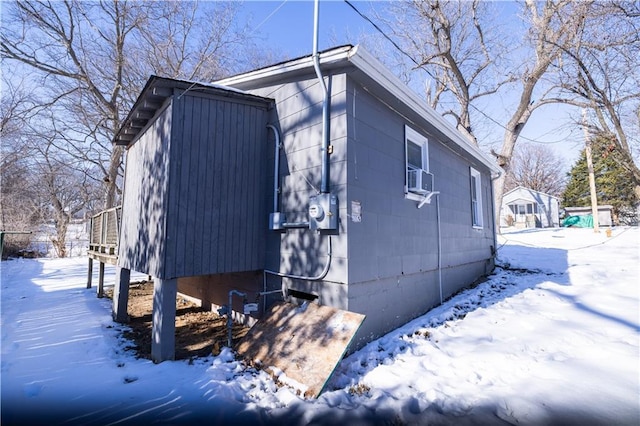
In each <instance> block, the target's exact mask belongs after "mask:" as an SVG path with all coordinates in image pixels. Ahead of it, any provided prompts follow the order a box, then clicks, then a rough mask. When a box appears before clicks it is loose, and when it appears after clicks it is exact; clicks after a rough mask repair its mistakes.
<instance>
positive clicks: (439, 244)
mask: <svg viewBox="0 0 640 426" xmlns="http://www.w3.org/2000/svg"><path fill="white" fill-rule="evenodd" d="M436 222H437V223H438V288H439V289H440V304H441V305H442V237H441V232H440V193H439V192H437V193H436Z"/></svg>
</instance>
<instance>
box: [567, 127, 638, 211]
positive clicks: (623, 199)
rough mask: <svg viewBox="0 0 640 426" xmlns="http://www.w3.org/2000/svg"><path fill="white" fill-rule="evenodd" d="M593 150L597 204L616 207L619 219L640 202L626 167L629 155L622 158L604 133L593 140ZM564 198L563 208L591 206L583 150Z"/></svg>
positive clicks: (587, 172) (585, 158)
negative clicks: (625, 163)
mask: <svg viewBox="0 0 640 426" xmlns="http://www.w3.org/2000/svg"><path fill="white" fill-rule="evenodd" d="M591 151H592V155H593V172H594V176H595V181H596V195H597V199H598V205H604V204H609V205H611V206H613V214H614V218H617V217H619V216H620V214H621V213H624V212H625V211H629V210H630V209H633V208H634V207H635V206H636V205H637V204H638V202H639V201H640V200H638V197H637V196H636V194H635V192H634V179H633V176H632V175H631V173H630V172H629V171H628V168H625V167H624V166H623V161H625V158H626V156H623V155H621V153H620V152H618V149H617V147H616V145H615V144H614V143H612V142H611V140H610V138H609V137H607V135H604V134H599V135H596V136H595V137H593V139H592V141H591ZM562 198H563V200H562V202H563V205H564V206H567V207H569V206H571V207H587V206H590V205H591V195H590V192H589V171H588V168H587V155H586V152H585V150H584V149H583V150H582V152H581V153H580V158H579V159H578V161H577V162H576V163H575V164H574V165H573V167H572V169H571V171H570V172H569V183H568V184H567V187H566V188H565V191H564V194H563V197H562Z"/></svg>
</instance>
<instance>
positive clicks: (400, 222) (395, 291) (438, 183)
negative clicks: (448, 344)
mask: <svg viewBox="0 0 640 426" xmlns="http://www.w3.org/2000/svg"><path fill="white" fill-rule="evenodd" d="M347 93H348V95H347V108H346V111H347V123H348V133H349V142H348V197H347V199H345V200H344V201H342V200H341V202H344V203H345V204H346V205H347V206H350V205H351V202H352V201H357V202H359V204H360V208H361V211H362V217H361V221H360V222H354V221H353V220H352V219H349V217H348V216H346V215H345V216H341V219H342V220H343V221H348V225H347V226H345V228H346V227H348V233H349V235H348V248H349V249H348V264H349V267H348V270H349V273H348V282H349V296H348V297H349V302H348V307H349V310H351V311H354V312H361V313H366V314H367V319H366V320H365V322H364V324H363V326H362V328H361V330H360V332H359V334H358V336H357V339H358V342H359V343H357V344H362V343H364V342H366V341H368V340H370V339H371V338H372V337H375V336H379V335H381V334H382V333H384V332H386V331H389V330H392V329H393V328H396V327H397V326H399V325H401V324H404V323H406V322H407V321H408V320H410V319H412V318H415V317H416V316H418V315H420V314H422V313H424V312H426V311H427V310H428V309H429V308H431V307H433V306H435V305H437V304H438V303H439V302H440V288H439V280H438V277H439V274H438V220H437V203H438V202H439V204H440V206H439V207H440V233H441V238H440V241H441V251H440V253H441V265H442V271H441V276H442V293H443V298H445V299H446V298H447V297H448V296H450V295H452V294H454V293H455V292H457V291H459V290H460V289H462V288H464V287H466V286H468V285H469V284H471V283H472V282H474V281H475V280H477V279H478V278H479V277H481V276H482V275H484V274H486V273H488V272H490V271H491V270H492V269H493V252H492V251H493V247H494V244H495V241H494V220H493V201H492V189H491V185H492V184H491V176H490V173H489V170H488V169H487V168H486V167H484V166H482V165H480V164H478V163H477V162H474V161H473V159H470V158H465V157H464V156H462V155H461V154H460V153H459V152H455V151H453V150H452V149H449V148H448V147H447V145H445V144H444V143H443V139H444V137H443V136H442V135H441V134H439V132H438V131H437V129H435V128H433V127H432V126H431V125H430V124H429V123H427V122H424V121H423V120H421V119H420V118H419V117H415V116H412V114H411V112H410V111H394V110H393V109H391V108H389V107H388V106H387V105H389V104H390V102H382V101H384V99H382V100H381V99H377V98H376V97H374V96H373V95H372V94H371V93H369V92H368V91H367V90H365V89H364V88H363V87H362V86H361V85H359V84H358V82H356V81H354V80H352V79H349V80H348V89H347ZM405 125H409V126H410V127H411V128H413V129H414V130H416V131H417V132H418V133H420V134H422V135H423V136H425V137H427V138H428V141H429V142H428V144H429V167H430V172H431V173H433V175H434V190H436V191H440V195H439V196H438V200H436V198H435V197H434V198H432V201H431V203H430V204H425V205H424V206H423V207H422V208H420V209H418V208H417V204H418V203H417V202H416V201H413V200H410V199H406V198H405V192H404V185H405V174H406V170H405V167H406V166H405V142H404V138H405ZM470 166H473V167H474V168H475V169H476V170H477V171H479V172H480V173H481V174H482V177H481V184H482V207H483V225H484V226H483V228H482V229H478V228H474V227H473V226H472V216H471V180H470ZM348 213H351V212H350V211H349V212H348Z"/></svg>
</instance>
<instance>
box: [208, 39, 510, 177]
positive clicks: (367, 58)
mask: <svg viewBox="0 0 640 426" xmlns="http://www.w3.org/2000/svg"><path fill="white" fill-rule="evenodd" d="M345 64H351V65H352V66H354V67H355V68H356V69H358V70H360V71H361V72H362V73H364V74H365V75H367V76H368V77H369V78H370V79H371V80H372V81H373V82H375V84H376V85H377V86H379V88H381V89H382V90H384V91H386V92H388V93H390V94H392V95H393V96H395V97H396V98H397V99H398V100H399V101H400V102H401V103H402V104H404V105H405V106H406V107H407V108H409V109H412V110H413V111H415V112H416V113H417V114H419V115H420V116H421V117H423V118H425V119H426V120H427V121H429V122H430V123H431V124H432V125H434V126H436V127H437V128H438V129H439V131H440V132H442V134H443V135H444V136H445V137H447V138H448V139H450V140H451V141H452V142H453V143H454V144H456V145H457V146H459V147H460V148H461V149H462V150H463V151H464V152H466V153H467V154H469V155H471V156H472V157H473V158H476V159H477V160H478V161H479V162H480V163H481V164H483V165H484V166H486V167H487V168H488V169H489V170H490V171H491V173H492V174H500V173H502V169H501V168H500V167H499V166H498V165H497V164H496V163H495V162H494V161H493V159H492V158H490V157H489V156H488V155H487V154H485V153H484V152H482V151H481V150H480V149H479V148H478V147H477V146H475V145H473V144H471V143H470V142H469V141H468V140H467V139H466V138H465V137H464V136H463V135H462V134H461V133H460V132H459V131H458V130H457V129H456V128H455V127H454V126H453V125H452V124H451V123H449V122H448V121H447V120H445V119H444V117H442V116H441V115H440V114H438V113H437V112H436V111H435V110H434V109H432V108H431V107H430V106H428V105H427V104H426V103H425V101H423V100H422V99H420V98H419V97H418V95H417V94H415V93H414V92H413V91H412V90H411V89H410V88H409V87H408V86H407V85H406V84H404V83H403V82H402V81H401V80H400V79H399V78H397V77H396V76H395V75H393V73H392V72H391V71H389V70H388V69H387V68H386V67H385V66H384V65H383V64H382V63H381V62H380V61H378V60H377V59H376V58H375V57H373V56H372V55H371V54H370V53H368V52H367V51H366V50H365V49H364V48H362V47H359V46H351V45H347V46H341V47H337V48H335V49H330V50H326V51H324V52H320V66H321V68H322V69H323V70H330V69H332V68H339V67H341V66H342V67H344V65H345ZM312 72H313V57H312V56H305V57H302V58H297V59H294V60H292V61H288V62H283V63H279V64H276V65H272V66H269V67H266V68H261V69H258V70H255V71H250V72H248V73H244V74H240V75H236V76H232V77H229V78H225V79H223V80H219V81H217V82H216V84H221V85H224V86H231V87H236V88H238V89H242V90H250V89H253V88H256V87H257V85H267V84H270V83H275V82H277V81H278V80H282V79H283V78H286V77H287V76H291V75H297V74H303V73H312Z"/></svg>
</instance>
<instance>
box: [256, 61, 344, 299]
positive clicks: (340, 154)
mask: <svg viewBox="0 0 640 426" xmlns="http://www.w3.org/2000/svg"><path fill="white" fill-rule="evenodd" d="M327 82H328V84H329V87H330V90H331V101H330V105H331V106H330V121H331V124H330V138H329V139H330V144H331V145H332V146H333V154H332V155H331V165H330V176H331V188H330V190H331V192H332V193H334V194H336V195H337V196H338V199H339V203H340V204H339V210H340V218H341V219H342V220H341V221H340V225H339V232H337V233H333V234H334V235H332V236H331V241H332V261H331V262H332V263H331V269H330V270H329V273H328V275H327V276H326V278H325V280H324V281H323V282H322V283H319V282H312V281H305V280H290V279H286V278H285V279H284V281H285V285H286V286H287V287H290V288H294V289H297V290H299V291H303V292H306V293H311V294H315V295H317V296H319V298H320V300H319V301H320V302H321V303H325V304H329V305H332V306H338V307H343V308H346V289H344V288H343V286H344V284H346V282H347V259H346V258H347V229H346V223H345V221H344V219H343V218H344V217H345V214H346V205H345V204H342V200H345V199H346V179H347V177H346V170H347V165H346V155H347V154H346V141H347V128H346V111H345V107H346V92H345V89H346V76H345V75H344V74H337V75H332V76H329V77H327ZM251 93H252V94H255V95H259V96H268V97H270V98H274V99H275V101H276V104H275V109H274V110H273V111H272V115H271V118H270V122H271V123H272V124H274V125H275V126H276V127H278V128H279V130H280V133H281V138H282V139H281V142H282V144H283V149H282V150H281V153H280V186H281V188H282V193H281V196H280V211H281V212H284V213H285V214H286V217H287V221H289V222H297V221H306V220H308V215H307V208H308V205H309V197H311V196H312V195H315V194H316V189H320V181H321V156H320V147H321V138H322V99H323V95H322V89H321V87H320V84H319V82H318V80H317V78H316V77H315V75H314V74H309V75H308V76H303V77H298V78H296V79H295V81H289V82H282V81H279V82H278V84H276V85H273V86H267V87H261V88H256V89H253V90H251ZM270 139H271V142H270V144H269V152H270V154H269V157H268V158H269V160H268V163H269V164H268V172H267V180H268V181H269V182H273V173H274V166H273V164H274V160H275V158H274V150H273V137H270ZM312 186H313V187H312ZM314 187H315V188H314ZM267 198H268V200H269V201H271V200H272V199H273V190H272V187H270V189H269V191H268V193H267ZM268 206H269V209H270V210H271V209H272V202H269V204H268ZM265 220H266V217H265ZM328 238H329V234H326V233H324V232H323V233H322V234H319V233H316V232H312V231H309V230H302V229H293V230H289V231H288V232H286V233H279V232H273V231H270V232H269V235H268V237H267V249H266V256H267V257H266V262H265V267H266V269H267V270H272V271H279V272H284V273H287V274H294V275H304V276H315V275H318V274H320V272H321V271H322V270H323V268H324V266H325V264H326V262H327V250H328ZM269 281H270V282H271V283H272V284H271V285H273V286H275V287H278V286H279V285H278V282H279V281H280V278H277V277H270V278H269ZM341 304H342V306H340V305H341Z"/></svg>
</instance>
